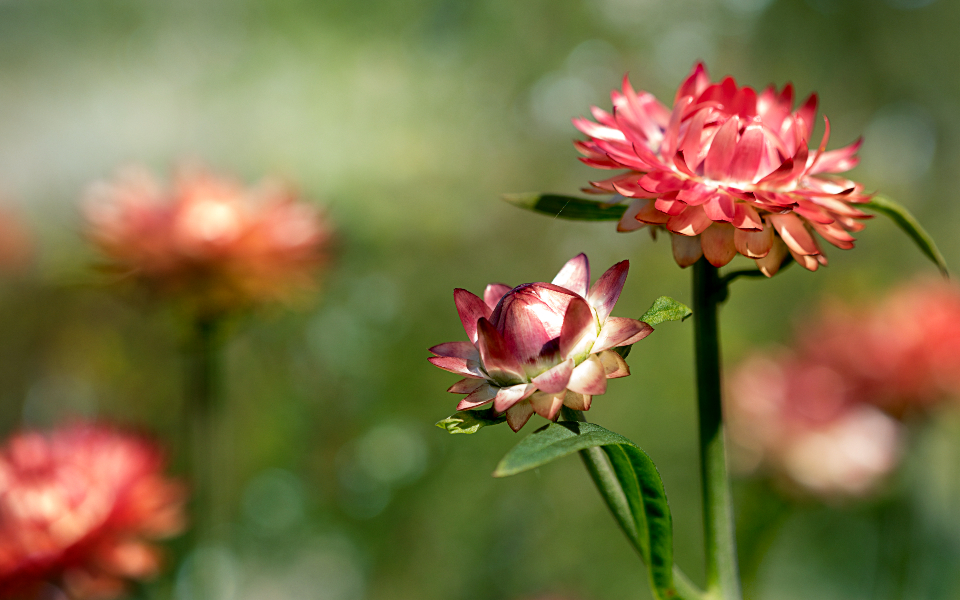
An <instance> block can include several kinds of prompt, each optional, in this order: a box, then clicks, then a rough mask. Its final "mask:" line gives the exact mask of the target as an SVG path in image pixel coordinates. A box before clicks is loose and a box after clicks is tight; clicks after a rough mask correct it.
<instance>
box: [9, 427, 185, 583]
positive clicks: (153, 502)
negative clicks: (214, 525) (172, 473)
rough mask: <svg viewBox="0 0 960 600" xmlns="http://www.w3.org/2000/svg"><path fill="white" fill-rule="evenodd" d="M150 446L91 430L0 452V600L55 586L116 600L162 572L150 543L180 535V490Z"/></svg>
mask: <svg viewBox="0 0 960 600" xmlns="http://www.w3.org/2000/svg"><path fill="white" fill-rule="evenodd" d="M163 467H164V459H163V456H162V454H161V452H160V450H159V449H158V448H157V447H156V446H155V445H154V444H153V443H151V442H149V441H147V440H146V439H144V438H141V437H139V436H136V435H131V434H127V433H121V432H119V431H116V430H114V429H111V428H108V427H104V426H96V425H73V426H69V427H63V428H60V429H57V430H54V431H52V432H50V433H40V432H32V431H31V432H22V433H19V434H16V435H14V436H13V437H12V438H10V439H9V440H8V441H7V442H6V443H5V444H4V445H3V446H2V448H0V597H2V598H20V597H28V596H29V595H30V594H31V593H35V590H38V589H39V588H40V587H42V586H43V585H44V584H53V585H57V586H58V587H61V588H62V589H63V590H65V591H66V592H67V593H68V594H69V595H70V597H72V598H78V599H94V598H97V599H99V598H114V597H116V596H119V595H121V594H122V593H123V591H124V589H125V582H126V581H127V580H132V579H145V578H149V577H151V576H153V575H155V574H156V573H157V571H158V570H159V567H160V553H159V549H158V548H157V547H156V546H155V545H154V544H152V543H151V542H152V541H153V540H156V539H160V538H164V537H169V536H171V535H175V534H177V533H179V532H180V531H181V530H182V529H183V527H184V517H183V502H184V488H183V486H182V485H180V484H179V483H178V482H175V481H173V480H171V479H168V478H166V477H164V476H163V474H162V472H161V471H162V469H163Z"/></svg>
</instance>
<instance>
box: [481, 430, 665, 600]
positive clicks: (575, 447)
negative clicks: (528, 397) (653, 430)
mask: <svg viewBox="0 0 960 600" xmlns="http://www.w3.org/2000/svg"><path fill="white" fill-rule="evenodd" d="M595 448H600V449H601V450H602V451H603V453H602V454H599V453H598V452H597V450H595ZM574 452H580V453H581V455H582V456H583V459H584V461H585V462H586V463H587V468H588V470H589V471H590V473H591V476H592V477H594V478H595V479H597V478H600V479H602V480H603V482H602V483H599V484H598V488H599V489H600V491H601V494H602V495H603V497H604V500H605V501H606V503H607V506H608V507H609V508H610V510H611V512H612V513H613V516H614V518H615V519H616V520H617V523H618V524H619V525H620V528H621V529H622V530H623V532H624V533H625V534H626V536H627V539H628V540H629V541H630V543H631V545H633V547H634V548H635V549H636V550H637V552H638V553H639V554H640V557H641V558H642V559H643V562H644V564H646V565H647V570H648V573H649V576H650V585H651V588H652V589H653V592H654V595H655V596H656V598H658V599H660V600H666V599H668V598H674V597H676V596H677V595H678V593H677V590H676V588H675V587H674V580H673V521H672V517H671V515H670V507H669V505H668V504H667V496H666V493H665V492H664V489H663V481H662V480H661V479H660V473H659V472H658V471H657V468H656V466H655V465H654V464H653V461H652V460H650V457H649V456H647V454H646V453H645V452H644V451H643V450H641V449H640V447H638V446H637V445H636V444H634V443H633V442H631V441H630V440H628V439H627V438H625V437H623V436H622V435H620V434H618V433H614V432H612V431H609V430H607V429H604V428H603V427H600V426H599V425H595V424H593V423H582V422H578V421H560V422H558V423H551V424H549V425H546V426H544V427H541V428H540V429H538V430H537V431H535V432H533V433H532V434H531V435H529V436H527V437H526V438H525V439H524V440H522V441H521V442H520V443H519V444H517V445H516V446H515V447H514V448H513V449H512V450H511V451H510V452H508V453H507V455H506V456H504V457H503V459H502V460H501V461H500V464H498V465H497V468H496V470H495V471H494V472H493V475H494V477H507V476H509V475H515V474H517V473H522V472H523V471H527V470H530V469H533V468H536V467H539V466H542V465H545V464H547V463H549V462H551V461H553V460H556V459H558V458H561V457H563V456H567V455H568V454H572V453H574ZM604 456H605V457H606V458H604ZM610 475H612V477H611V476H610ZM614 480H615V481H614Z"/></svg>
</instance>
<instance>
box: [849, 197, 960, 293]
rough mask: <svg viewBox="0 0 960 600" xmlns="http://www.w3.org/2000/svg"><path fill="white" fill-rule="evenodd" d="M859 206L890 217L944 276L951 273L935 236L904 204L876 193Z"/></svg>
mask: <svg viewBox="0 0 960 600" xmlns="http://www.w3.org/2000/svg"><path fill="white" fill-rule="evenodd" d="M857 206H860V207H863V208H866V209H868V210H872V211H874V212H878V213H880V214H882V215H885V216H887V217H889V218H890V219H891V220H892V221H893V222H894V223H896V224H897V226H898V227H899V228H900V229H902V230H903V231H904V233H906V234H907V235H908V236H910V239H912V240H913V242H914V243H915V244H916V245H917V247H918V248H920V252H923V255H924V256H926V257H927V258H929V259H930V260H931V261H933V264H935V265H937V268H938V269H940V273H941V274H942V275H943V276H944V277H947V276H948V275H949V273H948V272H947V262H946V261H945V260H944V258H943V255H942V254H940V250H939V249H937V245H936V244H935V243H934V241H933V238H932V237H930V234H929V233H927V232H926V230H924V228H923V226H921V225H920V222H919V221H917V219H916V218H915V217H914V216H913V215H912V214H910V211H908V210H907V209H906V208H904V207H903V206H902V205H900V204H899V203H898V202H895V201H894V200H892V199H890V198H887V197H886V196H880V195H876V196H874V197H873V198H871V199H870V201H869V202H865V203H863V204H858V205H857Z"/></svg>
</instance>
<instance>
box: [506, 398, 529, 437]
mask: <svg viewBox="0 0 960 600" xmlns="http://www.w3.org/2000/svg"><path fill="white" fill-rule="evenodd" d="M531 415H533V406H531V405H530V402H517V403H516V404H514V405H513V406H511V407H510V408H508V409H507V425H509V426H510V429H512V430H514V431H520V428H521V427H523V426H524V425H526V424H527V421H529V420H530V416H531Z"/></svg>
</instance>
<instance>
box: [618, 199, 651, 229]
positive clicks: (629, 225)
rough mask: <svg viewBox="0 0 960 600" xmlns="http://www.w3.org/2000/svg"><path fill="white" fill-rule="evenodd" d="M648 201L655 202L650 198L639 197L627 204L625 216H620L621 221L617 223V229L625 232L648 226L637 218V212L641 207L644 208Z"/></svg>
mask: <svg viewBox="0 0 960 600" xmlns="http://www.w3.org/2000/svg"><path fill="white" fill-rule="evenodd" d="M647 203H650V204H653V203H652V202H650V201H649V200H646V199H639V200H634V201H633V202H631V203H630V205H629V206H627V210H626V211H624V213H623V217H621V218H620V222H619V223H617V231H619V232H621V233H623V232H627V231H636V230H637V229H641V228H643V227H644V226H646V223H644V222H643V221H640V220H639V219H637V218H636V217H637V214H638V213H639V212H640V209H641V208H643V207H644V206H645V205H646V204H647Z"/></svg>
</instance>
